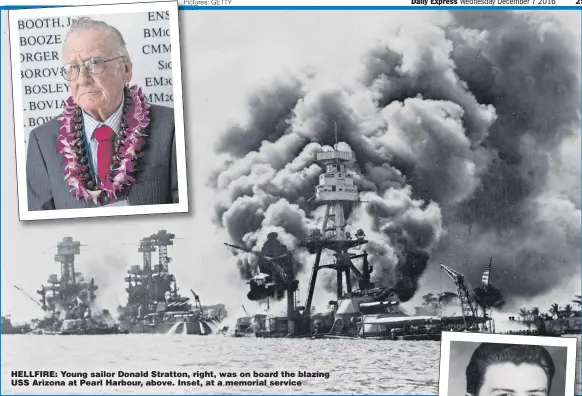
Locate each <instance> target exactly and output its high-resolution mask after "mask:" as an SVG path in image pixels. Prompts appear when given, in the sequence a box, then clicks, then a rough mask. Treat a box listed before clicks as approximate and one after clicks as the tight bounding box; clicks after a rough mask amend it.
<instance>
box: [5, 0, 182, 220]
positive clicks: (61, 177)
mask: <svg viewBox="0 0 582 396" xmlns="http://www.w3.org/2000/svg"><path fill="white" fill-rule="evenodd" d="M8 17H9V27H10V45H11V48H10V51H11V67H12V89H13V99H14V121H15V123H14V124H15V141H16V161H17V177H18V200H19V212H20V220H39V219H59V218H79V217H97V216H114V215H136V214H152V213H176V212H187V211H188V196H187V175H186V171H187V170H186V158H185V138H184V120H183V118H184V116H183V107H182V82H181V70H180V46H179V43H180V41H179V29H178V5H177V2H176V1H162V2H148V3H133V4H119V5H99V6H79V7H55V8H42V9H23V10H11V11H9V15H8Z"/></svg>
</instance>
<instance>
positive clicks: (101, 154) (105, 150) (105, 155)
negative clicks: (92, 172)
mask: <svg viewBox="0 0 582 396" xmlns="http://www.w3.org/2000/svg"><path fill="white" fill-rule="evenodd" d="M113 134H114V133H113V129H111V128H110V127H108V126H107V125H102V126H100V127H99V128H97V129H95V132H93V137H94V138H95V139H96V140H97V141H98V142H99V144H98V145H97V176H99V179H100V180H101V181H103V180H105V179H106V178H107V175H108V174H109V168H110V167H111V164H112V163H113Z"/></svg>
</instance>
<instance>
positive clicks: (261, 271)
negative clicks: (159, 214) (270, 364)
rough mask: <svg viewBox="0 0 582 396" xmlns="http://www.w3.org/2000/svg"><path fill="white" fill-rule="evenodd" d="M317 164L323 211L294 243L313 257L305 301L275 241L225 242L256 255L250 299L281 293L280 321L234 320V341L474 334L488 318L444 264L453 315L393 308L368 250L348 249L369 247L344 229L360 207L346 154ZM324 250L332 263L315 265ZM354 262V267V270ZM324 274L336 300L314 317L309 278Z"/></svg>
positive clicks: (361, 235) (335, 153)
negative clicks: (455, 301)
mask: <svg viewBox="0 0 582 396" xmlns="http://www.w3.org/2000/svg"><path fill="white" fill-rule="evenodd" d="M316 161H317V163H318V164H319V165H320V166H321V167H322V168H323V169H324V172H323V173H322V174H320V176H319V184H318V185H317V186H316V188H315V201H316V203H318V204H319V205H324V206H325V212H324V217H323V222H322V224H321V228H320V229H316V230H314V231H313V232H312V234H311V235H310V236H309V237H308V238H307V239H306V240H305V241H303V244H302V246H301V248H304V249H307V250H308V251H309V253H310V254H312V255H313V254H314V255H315V262H314V264H313V266H312V270H311V278H310V281H309V286H308V294H307V299H306V303H305V305H304V306H298V305H297V304H296V298H295V294H296V292H297V290H298V283H299V282H298V280H297V279H296V278H297V273H295V272H294V268H296V266H295V265H293V260H294V257H293V254H292V252H291V251H289V250H288V249H287V248H286V247H285V245H283V244H282V243H281V242H280V241H279V240H278V239H277V234H276V233H270V234H269V235H268V237H267V241H266V242H265V244H264V245H263V247H262V249H261V251H260V252H255V251H252V250H249V249H246V248H244V247H240V246H236V245H231V244H225V245H227V246H229V247H231V248H234V249H237V250H242V251H245V252H247V253H252V254H254V255H256V256H257V257H258V263H257V268H258V273H256V274H255V275H254V276H253V277H252V278H251V279H250V280H249V281H248V282H247V283H248V284H249V286H250V292H249V293H248V295H247V297H248V298H249V299H250V300H263V299H266V298H271V297H273V298H276V299H279V298H281V297H282V296H284V298H286V300H287V313H286V316H285V317H269V316H268V315H264V314H260V315H254V316H252V317H251V316H247V317H246V318H240V319H239V320H238V321H237V326H236V328H235V336H247V335H254V336H257V337H294V336H311V337H325V338H338V337H340V338H344V337H361V338H379V339H411V340H423V339H426V340H430V339H434V340H439V339H440V333H441V329H443V328H446V329H462V330H470V331H474V330H476V329H477V328H478V325H479V323H483V322H484V321H486V320H487V317H485V316H484V317H483V318H478V317H477V315H476V311H475V309H474V307H473V306H472V305H471V304H472V303H471V301H470V299H469V298H468V294H467V289H466V286H465V284H464V280H463V276H462V274H460V273H457V272H455V271H454V270H452V269H450V268H448V267H446V266H443V270H444V271H445V272H446V273H447V274H448V275H449V276H450V277H451V278H452V279H453V281H454V282H455V284H456V285H457V289H458V291H459V301H460V302H461V307H462V309H463V314H462V315H460V316H453V317H443V316H438V317H437V316H435V317H433V316H408V315H406V314H405V313H404V312H403V311H402V309H400V307H399V304H400V303H399V300H398V298H397V290H396V289H395V288H394V287H393V286H376V285H375V284H374V283H373V282H372V280H371V274H372V272H373V267H372V266H371V265H370V264H369V262H368V253H367V252H366V251H365V250H364V251H363V252H357V253H356V252H353V251H352V250H355V249H358V248H359V249H361V248H362V247H363V246H365V245H366V244H367V243H368V240H367V239H366V234H365V232H364V230H362V229H358V230H357V231H356V232H355V235H351V234H350V232H349V231H348V230H347V229H346V226H347V221H346V216H345V213H346V212H347V210H349V209H350V208H351V207H352V205H354V204H357V203H358V202H360V197H359V192H358V188H357V186H356V185H355V184H354V175H353V174H352V173H351V172H350V171H349V170H348V169H346V165H347V163H349V162H351V161H352V153H351V152H347V151H339V150H338V149H337V146H336V147H334V150H331V151H323V152H319V153H316ZM324 251H328V252H333V259H332V260H329V261H325V260H322V253H323V252H324ZM356 260H359V261H361V264H359V265H357V264H356ZM325 269H331V270H335V272H336V297H337V299H336V300H335V301H330V303H329V305H330V308H331V309H330V311H329V312H328V313H323V314H315V313H314V312H312V311H313V308H312V303H313V296H314V293H315V286H316V281H317V277H318V274H319V272H320V271H322V270H325ZM354 281H356V282H357V285H354ZM344 282H345V283H344ZM344 285H345V288H344ZM354 286H356V287H354Z"/></svg>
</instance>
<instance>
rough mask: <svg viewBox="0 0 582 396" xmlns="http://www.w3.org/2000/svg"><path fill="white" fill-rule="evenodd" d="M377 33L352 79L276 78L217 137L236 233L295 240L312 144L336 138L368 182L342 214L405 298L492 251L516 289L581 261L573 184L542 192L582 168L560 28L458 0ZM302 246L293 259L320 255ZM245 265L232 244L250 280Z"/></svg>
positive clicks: (228, 222) (220, 208)
mask: <svg viewBox="0 0 582 396" xmlns="http://www.w3.org/2000/svg"><path fill="white" fill-rule="evenodd" d="M380 39H381V40H380V42H379V43H378V44H377V45H375V46H373V47H372V48H371V49H370V51H369V52H368V54H367V56H366V58H365V59H364V62H363V64H364V68H363V71H362V73H361V74H360V75H357V76H354V77H353V78H352V79H351V81H349V82H347V83H346V82H345V81H342V82H329V81H324V80H323V79H322V78H321V76H317V75H313V74H311V75H309V76H296V77H294V78H292V79H288V80H284V81H283V80H282V81H277V82H275V83H273V85H272V86H271V87H267V88H265V89H264V90H262V91H259V92H257V93H255V94H254V96H253V97H252V98H251V100H250V102H249V107H250V111H249V121H248V122H247V123H246V124H245V125H238V126H235V127H232V128H230V129H228V130H226V131H225V132H224V134H223V135H222V136H221V138H220V140H219V142H218V146H217V151H218V152H219V153H221V154H222V155H224V157H225V162H224V166H223V167H222V168H221V169H218V170H217V171H216V172H215V173H214V174H213V177H212V180H211V185H212V186H213V187H214V188H215V189H216V191H217V201H216V205H215V214H216V221H217V222H218V223H220V224H221V225H223V226H224V227H225V228H226V229H227V231H228V233H229V236H230V238H231V239H232V242H234V243H237V244H242V245H244V246H246V247H249V248H254V247H257V248H260V246H261V244H262V243H263V242H264V241H265V240H266V235H267V234H268V233H269V232H271V231H276V232H277V233H278V234H279V240H280V241H281V242H283V243H284V244H285V245H286V246H287V247H288V248H289V249H290V250H293V249H298V248H299V246H300V243H301V241H302V240H303V239H304V238H305V237H306V236H308V235H309V233H310V232H311V231H312V230H313V229H315V228H316V227H317V226H318V222H319V221H320V220H321V209H317V207H316V206H315V205H314V204H313V201H312V200H310V198H311V197H312V196H313V195H314V187H315V185H317V183H318V176H319V174H320V173H321V172H322V170H321V168H319V166H317V165H316V164H315V162H314V155H315V153H316V152H318V151H321V150H329V149H331V147H332V146H333V145H334V143H335V139H336V136H337V141H338V142H340V143H339V148H340V149H341V150H350V151H352V152H353V154H354V157H355V163H354V164H353V171H354V172H355V181H356V184H357V185H358V187H359V189H360V191H361V192H363V194H362V200H363V201H364V202H363V204H362V205H361V206H359V207H357V208H355V209H354V210H352V211H351V212H350V213H349V215H350V216H349V224H350V225H351V226H352V228H353V229H354V230H355V229H358V228H362V229H364V231H365V232H366V234H367V238H368V239H369V241H370V243H369V244H368V246H367V247H366V250H367V251H368V252H369V253H370V254H371V256H370V257H371V263H372V264H373V266H374V273H373V281H374V282H375V283H376V284H377V285H393V286H395V288H396V290H397V291H398V295H399V297H400V299H401V300H403V301H406V300H408V299H410V298H412V296H413V295H414V293H415V292H416V291H417V288H418V281H419V279H420V277H421V276H422V274H423V273H424V272H425V270H426V269H427V266H429V265H431V263H434V265H438V263H440V262H443V263H445V264H447V265H449V266H451V267H453V268H457V269H460V270H461V271H462V272H463V273H464V274H465V275H466V276H467V278H468V279H469V281H471V280H472V281H473V282H475V281H477V280H478V277H479V276H480V273H481V271H482V270H483V267H484V266H485V264H486V263H487V261H488V259H489V257H493V263H494V273H496V274H497V277H496V278H495V279H494V283H495V284H496V286H497V287H498V288H500V289H501V290H504V291H506V292H511V293H512V294H513V295H516V296H527V295H534V294H541V293H543V292H546V291H548V290H549V289H550V288H551V287H552V286H555V285H557V284H558V283H559V282H561V281H562V280H564V279H565V278H567V277H569V276H572V275H574V274H576V273H577V271H579V218H580V209H579V201H578V199H579V197H578V195H579V194H578V193H572V191H579V190H578V189H579V187H578V186H577V185H576V186H572V188H571V189H564V188H562V189H561V191H552V190H551V189H550V190H549V186H551V185H552V183H554V184H555V181H553V177H555V176H556V175H557V174H559V173H560V172H561V171H562V170H564V171H565V172H574V173H576V172H578V174H579V168H578V167H577V166H578V164H577V165H576V167H575V169H572V168H566V167H565V165H564V163H563V162H562V158H561V153H562V152H561V150H563V147H564V145H565V144H566V142H568V139H575V137H576V133H577V132H579V128H580V126H579V125H580V115H579V112H578V109H579V108H580V100H579V98H580V90H579V87H580V81H579V65H580V63H579V58H578V54H577V53H576V51H577V50H578V49H579V47H578V46H576V45H573V44H572V43H571V42H570V41H569V32H567V31H563V30H562V28H561V26H560V24H559V23H556V22H555V21H552V20H551V19H548V18H545V19H541V18H540V16H539V15H538V16H535V17H534V16H532V15H531V14H525V13H516V12H499V11H496V12H487V13H476V12H475V13H473V12H460V13H452V14H449V17H448V18H444V19H443V20H441V21H440V22H435V23H433V24H430V23H423V24H422V25H421V26H419V25H414V24H411V25H407V26H404V27H400V28H399V29H398V30H397V31H396V32H395V33H387V34H386V36H385V37H382V38H380ZM577 182H579V178H578V179H577ZM565 190H568V191H565ZM553 192H555V194H553ZM295 256H296V259H297V260H296V261H297V264H296V270H297V271H302V270H303V269H304V268H303V267H304V266H305V265H307V264H308V263H309V264H310V263H311V262H312V261H313V260H312V257H309V256H308V255H306V254H305V251H303V250H301V249H298V250H296V253H295ZM254 262H256V260H255V258H254V257H253V256H250V255H248V254H245V253H240V254H238V256H237V263H238V266H239V269H240V271H241V275H242V276H243V277H244V278H247V279H248V278H249V277H250V276H252V273H253V271H254V270H253V263H254ZM323 284H324V286H325V287H326V288H330V290H333V287H334V286H333V280H331V281H324V282H323Z"/></svg>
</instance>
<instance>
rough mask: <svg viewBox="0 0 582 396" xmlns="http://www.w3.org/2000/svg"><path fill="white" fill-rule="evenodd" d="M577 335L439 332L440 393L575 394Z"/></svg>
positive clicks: (480, 395) (467, 395) (478, 395)
mask: <svg viewBox="0 0 582 396" xmlns="http://www.w3.org/2000/svg"><path fill="white" fill-rule="evenodd" d="M576 342H577V338H576V337H574V336H573V337H542V336H531V335H504V334H488V333H469V332H467V333H463V332H443V333H442V341H441V360H440V379H439V395H441V396H502V395H515V396H517V395H532V396H564V395H574V394H576V393H575V392H576V390H575V374H576V351H577V346H576Z"/></svg>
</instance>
